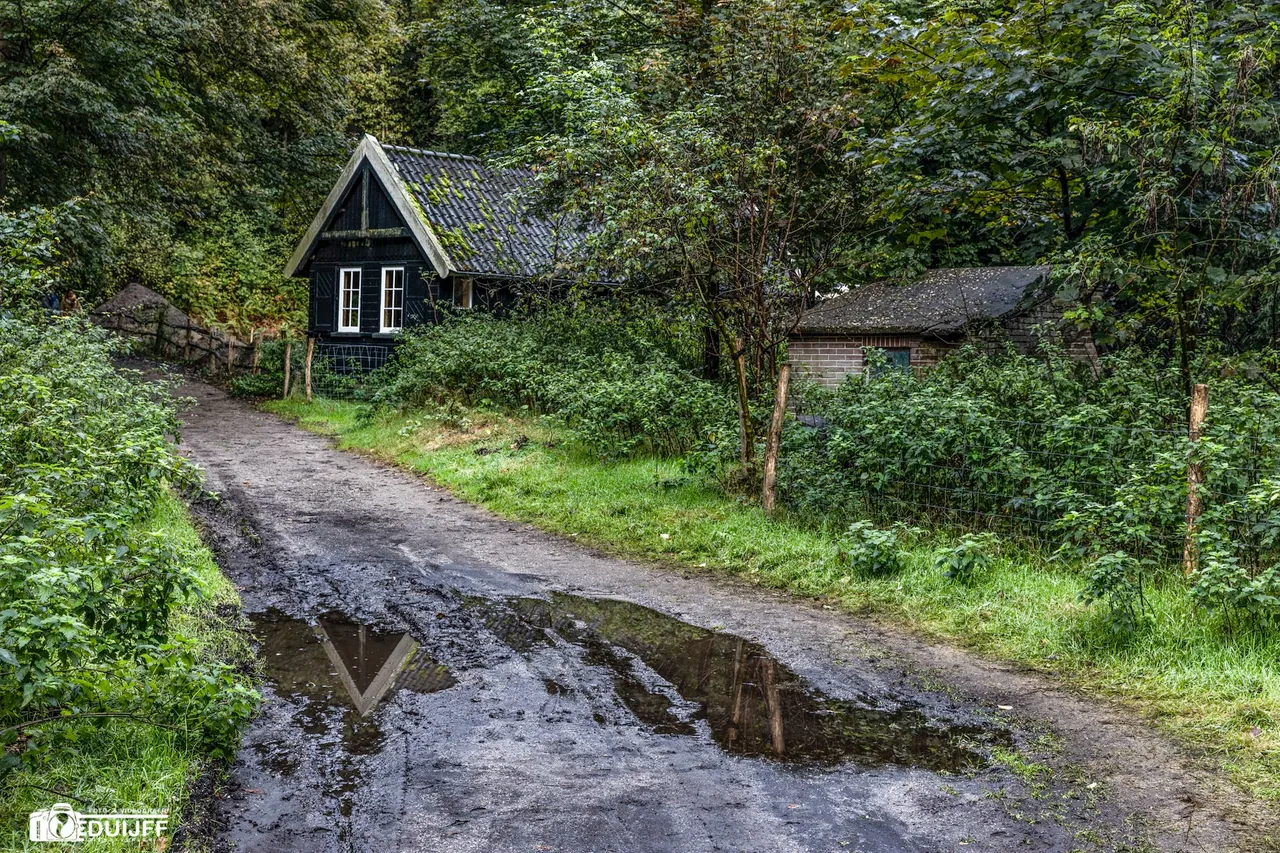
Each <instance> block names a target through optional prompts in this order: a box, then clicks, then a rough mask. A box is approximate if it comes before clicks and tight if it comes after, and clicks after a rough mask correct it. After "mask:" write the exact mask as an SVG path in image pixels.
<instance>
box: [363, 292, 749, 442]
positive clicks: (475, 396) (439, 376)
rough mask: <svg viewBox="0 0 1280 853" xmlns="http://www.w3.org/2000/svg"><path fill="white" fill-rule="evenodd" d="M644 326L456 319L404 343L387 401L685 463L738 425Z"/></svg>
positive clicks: (596, 314) (571, 319) (610, 319)
mask: <svg viewBox="0 0 1280 853" xmlns="http://www.w3.org/2000/svg"><path fill="white" fill-rule="evenodd" d="M668 340H669V339H664V337H663V336H661V335H658V334H654V333H653V330H652V328H651V327H649V326H648V325H647V324H646V323H645V322H644V321H643V320H641V321H636V322H629V321H624V320H622V319H621V318H620V317H618V316H617V315H616V314H612V313H606V312H604V311H603V310H599V311H590V312H587V311H582V310H579V311H577V312H570V311H569V310H567V309H566V310H559V311H552V310H547V311H543V312H541V313H539V314H537V315H534V316H523V317H510V318H502V319H499V318H494V317H492V316H485V315H465V316H460V317H454V318H451V319H449V320H447V321H446V322H444V323H441V324H439V325H434V326H429V327H426V328H423V329H420V330H416V331H413V332H410V333H408V334H406V335H404V337H403V339H402V340H401V342H400V344H399V346H398V347H397V350H396V354H395V358H394V361H393V364H392V365H391V366H390V367H389V368H388V370H387V373H386V379H385V381H386V384H385V386H384V388H383V389H382V391H381V392H380V395H379V399H380V400H381V401H383V402H387V403H392V404H396V405H406V406H418V405H423V404H427V403H432V404H437V405H439V404H444V403H448V402H462V403H465V404H468V405H482V406H495V407H499V408H502V409H506V410H508V411H527V412H532V413H543V414H546V415H547V416H549V417H552V418H554V419H556V420H558V421H560V422H561V423H563V424H564V425H565V426H566V427H567V428H568V429H569V430H570V432H571V433H572V435H573V437H574V438H575V439H576V440H577V441H579V442H580V443H581V444H582V445H584V446H585V447H587V448H588V449H590V450H591V451H592V452H594V453H596V454H598V455H600V456H601V457H604V458H617V457H620V456H624V455H626V454H629V453H632V452H635V451H649V452H659V453H669V454H677V453H680V452H682V451H684V450H685V449H687V448H688V447H690V446H692V445H693V444H694V443H696V442H698V441H701V440H704V439H705V437H706V433H707V431H708V430H709V429H711V428H713V426H715V425H718V424H719V423H721V422H723V421H724V420H725V419H726V418H727V417H729V416H730V413H731V409H730V406H731V404H730V401H729V399H728V397H727V396H726V395H725V394H724V392H723V391H722V389H720V388H719V387H718V386H716V385H715V384H713V383H710V382H706V381H705V380H702V379H699V378H698V377H697V376H695V375H694V374H693V373H692V372H691V371H690V370H688V369H687V368H686V367H685V366H684V365H683V364H682V363H681V361H680V359H679V357H678V354H677V353H675V352H674V351H673V350H672V349H671V344H670V343H668V342H667V341H668Z"/></svg>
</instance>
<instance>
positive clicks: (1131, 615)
mask: <svg viewBox="0 0 1280 853" xmlns="http://www.w3.org/2000/svg"><path fill="white" fill-rule="evenodd" d="M1080 600H1081V601H1082V602H1084V603H1085V604H1090V605H1092V604H1097V603H1099V602H1101V603H1103V604H1105V605H1106V608H1107V609H1106V624H1107V627H1108V628H1109V629H1110V630H1111V632H1112V633H1113V634H1118V635H1127V634H1131V633H1133V631H1134V630H1136V629H1137V627H1138V624H1139V621H1140V619H1141V617H1142V614H1143V612H1144V611H1145V609H1146V605H1145V601H1144V600H1143V597H1142V563H1141V561H1140V560H1137V559H1135V558H1133V557H1131V556H1129V555H1128V554H1126V553H1125V552H1124V551H1113V552H1112V553H1110V554H1102V555H1101V556H1099V557H1098V558H1097V559H1096V560H1094V561H1093V565H1092V567H1091V569H1090V570H1089V573H1088V574H1087V575H1086V576H1085V586H1084V589H1083V590H1082V591H1081V593H1080Z"/></svg>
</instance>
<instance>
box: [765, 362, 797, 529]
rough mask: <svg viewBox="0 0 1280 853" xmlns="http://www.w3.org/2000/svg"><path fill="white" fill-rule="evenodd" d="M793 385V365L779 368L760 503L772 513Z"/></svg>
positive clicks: (775, 500)
mask: <svg viewBox="0 0 1280 853" xmlns="http://www.w3.org/2000/svg"><path fill="white" fill-rule="evenodd" d="M790 387H791V365H789V364H784V365H782V366H781V367H779V368H778V389H777V393H776V394H775V395H774V398H773V420H771V421H770V422H769V441H768V443H766V444H765V449H764V493H763V494H762V495H761V499H760V503H761V504H762V505H763V506H764V511H765V512H766V513H767V514H769V515H772V514H773V511H774V507H775V506H776V505H777V502H778V448H779V446H780V445H781V444H782V423H783V421H784V420H786V417H787V391H788V390H789V389H790Z"/></svg>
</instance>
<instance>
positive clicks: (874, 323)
mask: <svg viewBox="0 0 1280 853" xmlns="http://www.w3.org/2000/svg"><path fill="white" fill-rule="evenodd" d="M1049 269H1050V268H1049V267H1048V266H1029V267H960V268H953V269H936V270H928V271H927V272H925V273H924V275H923V276H921V277H920V278H919V279H917V280H916V281H913V282H911V283H909V284H905V285H900V284H894V283H892V282H883V281H881V282H874V283H872V284H867V285H863V286H862V287H859V288H857V289H856V290H852V291H850V292H848V293H845V294H842V295H840V296H834V297H831V298H830V299H826V300H824V301H822V302H820V303H818V304H817V305H815V306H814V307H813V308H810V309H809V310H808V311H806V312H805V313H804V314H803V315H801V317H800V322H799V324H798V325H797V326H796V334H800V335H829V334H908V335H910V334H949V333H954V332H958V331H960V330H961V329H963V328H964V327H965V326H966V325H968V324H969V323H971V322H974V321H976V320H993V319H998V318H1000V317H1004V316H1006V315H1009V314H1014V313H1017V312H1019V311H1021V310H1025V309H1027V308H1029V307H1031V306H1032V305H1035V304H1038V303H1039V302H1041V301H1043V300H1044V299H1046V298H1048V297H1049V295H1050V294H1048V293H1047V292H1046V287H1045V285H1047V284H1048V280H1049Z"/></svg>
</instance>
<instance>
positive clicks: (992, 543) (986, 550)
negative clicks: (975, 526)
mask: <svg viewBox="0 0 1280 853" xmlns="http://www.w3.org/2000/svg"><path fill="white" fill-rule="evenodd" d="M999 543H1000V540H999V539H998V538H997V537H996V535H995V534H994V533H991V532H986V533H966V534H964V535H963V536H961V537H960V539H959V541H958V542H956V543H955V544H954V545H950V546H944V547H942V548H939V549H938V550H937V551H936V552H935V553H934V555H933V567H934V568H935V569H941V570H942V571H943V572H944V573H945V574H946V576H947V578H948V579H949V580H953V581H957V582H958V583H963V584H971V583H973V582H974V581H975V580H977V579H978V577H979V576H980V575H982V574H983V573H985V572H986V571H987V570H988V569H990V568H991V564H992V561H993V560H994V556H995V555H994V551H995V549H996V547H997V546H998V545H999Z"/></svg>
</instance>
